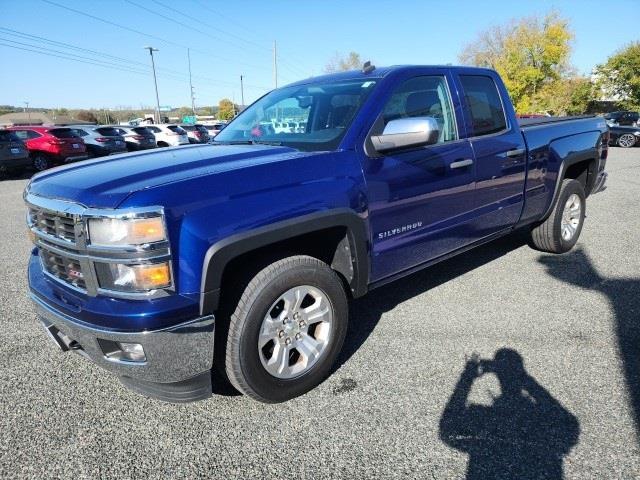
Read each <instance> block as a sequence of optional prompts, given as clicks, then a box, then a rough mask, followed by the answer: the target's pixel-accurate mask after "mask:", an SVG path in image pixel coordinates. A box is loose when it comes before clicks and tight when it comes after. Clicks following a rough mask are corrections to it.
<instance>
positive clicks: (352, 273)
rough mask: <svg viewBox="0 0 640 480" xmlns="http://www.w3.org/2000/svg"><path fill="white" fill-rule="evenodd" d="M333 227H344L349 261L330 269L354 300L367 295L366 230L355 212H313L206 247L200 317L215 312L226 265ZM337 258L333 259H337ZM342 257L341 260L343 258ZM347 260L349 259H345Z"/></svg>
mask: <svg viewBox="0 0 640 480" xmlns="http://www.w3.org/2000/svg"><path fill="white" fill-rule="evenodd" d="M332 227H345V228H346V232H347V233H346V235H345V237H344V238H343V240H342V241H341V242H340V243H339V248H342V249H343V250H344V251H345V252H347V253H348V255H349V256H350V259H351V261H350V262H348V261H340V260H337V261H336V260H334V262H333V264H332V268H334V270H337V271H339V272H340V273H343V274H344V275H345V277H346V278H347V279H348V283H349V286H350V288H351V292H352V294H353V296H354V297H360V296H362V295H364V294H365V293H366V292H367V285H368V283H369V255H368V246H369V241H368V229H367V224H366V221H365V220H364V219H363V218H361V217H360V216H359V215H358V214H357V213H356V212H355V211H353V210H351V209H348V208H339V209H332V210H325V211H321V212H315V213H311V214H308V215H303V216H300V217H295V218H291V219H288V220H284V221H281V222H277V223H273V224H270V225H266V226H264V227H259V228H256V229H253V230H249V231H246V232H242V233H238V234H235V235H231V236H229V237H226V238H223V239H222V240H219V241H218V242H216V243H214V244H213V245H211V246H210V247H209V249H208V250H207V253H206V254H205V256H204V261H203V265H202V281H201V282H202V283H201V288H200V314H201V315H204V314H205V313H204V312H207V313H206V314H210V313H213V312H215V311H216V310H217V309H218V306H219V303H220V292H221V289H222V285H221V283H222V275H223V273H224V270H225V267H226V266H227V265H228V263H229V262H230V261H231V260H233V259H234V258H237V257H238V256H240V255H243V254H245V253H248V252H250V251H252V250H256V249H258V248H261V247H265V246H268V245H270V244H273V243H277V242H280V241H283V240H287V239H290V238H294V237H297V236H300V235H304V234H308V233H313V232H317V231H319V230H324V229H327V228H332ZM338 257H339V255H336V258H338ZM343 257H344V256H343ZM346 258H347V259H348V258H349V257H346Z"/></svg>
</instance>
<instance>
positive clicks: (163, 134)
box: [145, 124, 189, 147]
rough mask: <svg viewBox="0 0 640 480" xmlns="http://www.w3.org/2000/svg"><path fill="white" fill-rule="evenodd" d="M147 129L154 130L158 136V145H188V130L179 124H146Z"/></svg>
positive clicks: (154, 133)
mask: <svg viewBox="0 0 640 480" xmlns="http://www.w3.org/2000/svg"><path fill="white" fill-rule="evenodd" d="M145 128H146V129H147V130H150V131H151V132H153V135H154V136H155V137H156V143H157V144H158V147H175V146H178V145H188V144H189V137H188V135H187V132H186V131H185V130H184V129H183V128H181V127H180V126H179V125H175V124H162V125H157V124H156V125H145Z"/></svg>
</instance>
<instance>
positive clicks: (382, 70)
mask: <svg viewBox="0 0 640 480" xmlns="http://www.w3.org/2000/svg"><path fill="white" fill-rule="evenodd" d="M419 68H447V69H450V70H464V71H477V72H478V73H485V74H486V73H489V72H490V73H492V74H495V71H494V70H492V69H490V68H481V67H469V66H462V65H391V66H388V67H375V69H374V70H373V71H371V72H369V73H364V72H363V71H362V70H348V71H346V72H336V73H328V74H326V75H319V76H317V77H309V78H305V79H304V80H299V81H297V82H293V83H289V84H288V85H286V86H294V85H305V84H307V83H310V82H314V83H316V82H334V81H340V80H356V79H365V78H383V77H385V76H387V75H389V74H390V73H395V72H401V71H406V70H413V69H419Z"/></svg>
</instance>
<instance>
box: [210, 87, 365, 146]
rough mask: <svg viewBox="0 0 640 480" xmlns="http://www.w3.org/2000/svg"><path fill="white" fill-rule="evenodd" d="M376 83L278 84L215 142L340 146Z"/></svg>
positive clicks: (243, 113) (240, 116)
mask: <svg viewBox="0 0 640 480" xmlns="http://www.w3.org/2000/svg"><path fill="white" fill-rule="evenodd" d="M375 85H376V81H375V80H372V79H366V80H349V81H344V82H338V83H325V84H308V85H302V86H293V87H285V88H281V89H279V90H274V91H273V92H271V93H269V94H267V95H265V96H264V97H262V98H261V99H260V100H258V101H257V102H255V103H254V104H253V105H251V106H250V107H248V108H247V109H246V110H244V111H243V112H242V113H241V114H240V115H238V117H236V118H235V119H234V120H233V121H232V122H231V123H230V124H228V125H227V126H225V128H224V130H222V131H221V132H220V133H219V134H218V135H217V136H216V137H215V141H214V143H269V144H277V145H285V146H288V147H293V148H297V149H299V150H303V151H307V152H312V151H321V150H335V149H336V148H337V147H338V145H339V144H340V141H341V140H342V137H344V135H345V133H346V131H347V128H349V125H350V124H351V121H352V120H353V118H354V117H355V116H356V114H357V113H358V111H359V110H360V107H361V106H362V104H363V103H364V102H365V100H366V99H367V97H368V96H369V94H370V93H371V91H372V90H373V88H374V86H375ZM296 125H299V126H298V127H296Z"/></svg>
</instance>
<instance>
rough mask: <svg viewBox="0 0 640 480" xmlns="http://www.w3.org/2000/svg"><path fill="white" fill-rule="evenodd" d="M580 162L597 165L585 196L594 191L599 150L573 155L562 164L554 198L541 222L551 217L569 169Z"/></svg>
mask: <svg viewBox="0 0 640 480" xmlns="http://www.w3.org/2000/svg"><path fill="white" fill-rule="evenodd" d="M580 162H595V163H596V172H594V173H595V175H591V177H593V178H590V179H589V183H588V184H587V187H586V188H585V194H586V196H589V194H590V193H591V190H592V189H593V186H594V184H595V181H596V178H595V177H596V176H597V168H598V152H597V150H596V151H595V154H594V152H593V151H592V150H588V151H585V152H580V153H575V154H572V156H571V157H570V158H567V159H565V160H564V161H563V162H562V163H561V164H560V168H559V169H558V176H557V178H556V184H555V187H554V190H553V196H552V197H551V202H550V203H549V206H548V207H547V209H546V210H545V212H544V215H542V217H541V218H540V222H543V221H545V220H546V219H547V218H548V217H549V215H551V212H552V211H553V208H554V207H555V205H556V202H557V201H558V195H560V187H561V186H562V181H563V180H564V176H565V174H566V173H567V169H568V168H569V167H570V166H571V165H575V164H576V163H580Z"/></svg>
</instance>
